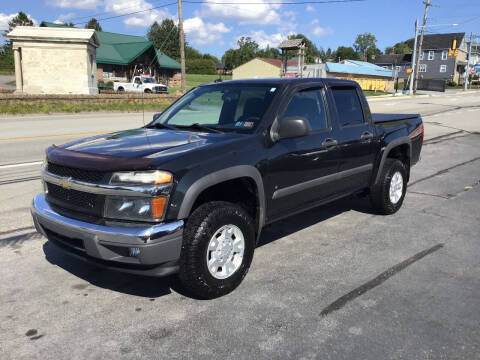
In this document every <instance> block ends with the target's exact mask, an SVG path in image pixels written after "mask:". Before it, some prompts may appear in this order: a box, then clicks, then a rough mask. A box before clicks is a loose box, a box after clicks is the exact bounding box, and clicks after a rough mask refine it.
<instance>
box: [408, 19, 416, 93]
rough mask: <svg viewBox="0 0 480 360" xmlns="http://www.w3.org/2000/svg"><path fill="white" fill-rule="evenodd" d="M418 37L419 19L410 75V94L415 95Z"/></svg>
mask: <svg viewBox="0 0 480 360" xmlns="http://www.w3.org/2000/svg"><path fill="white" fill-rule="evenodd" d="M417 37H418V19H417V20H415V42H414V45H413V56H412V75H410V84H409V86H410V87H409V89H408V94H409V95H413V79H415V75H416V74H417V71H416V69H415V68H416V67H417Z"/></svg>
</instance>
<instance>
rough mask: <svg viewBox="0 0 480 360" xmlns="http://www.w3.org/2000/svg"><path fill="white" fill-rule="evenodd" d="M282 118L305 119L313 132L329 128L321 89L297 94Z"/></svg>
mask: <svg viewBox="0 0 480 360" xmlns="http://www.w3.org/2000/svg"><path fill="white" fill-rule="evenodd" d="M281 117H282V118H284V117H303V118H305V119H307V120H308V122H309V123H310V128H311V129H312V131H318V130H325V129H327V128H328V124H327V116H326V113H325V104H324V103H323V98H322V92H321V90H320V89H314V90H304V91H299V92H298V93H296V94H295V95H294V96H293V97H292V99H291V100H290V102H289V103H288V106H287V108H286V109H285V111H284V112H283V115H282V116H281Z"/></svg>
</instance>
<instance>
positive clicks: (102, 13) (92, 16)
mask: <svg viewBox="0 0 480 360" xmlns="http://www.w3.org/2000/svg"><path fill="white" fill-rule="evenodd" d="M157 2H159V1H152V3H153V4H155V3H157ZM133 8H138V5H134V6H125V7H122V8H120V9H117V11H123V10H127V9H133ZM146 10H150V9H146ZM112 13H113V14H114V13H115V11H113V10H111V11H105V12H101V13H97V14H92V15H87V16H80V17H74V18H71V19H68V20H70V21H72V20H80V19H88V18H94V17H96V16H100V15H107V14H112Z"/></svg>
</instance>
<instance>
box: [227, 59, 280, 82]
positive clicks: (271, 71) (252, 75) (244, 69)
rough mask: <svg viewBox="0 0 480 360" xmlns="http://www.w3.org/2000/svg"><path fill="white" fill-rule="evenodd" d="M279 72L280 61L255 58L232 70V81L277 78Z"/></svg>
mask: <svg viewBox="0 0 480 360" xmlns="http://www.w3.org/2000/svg"><path fill="white" fill-rule="evenodd" d="M281 71H282V61H281V60H278V59H268V58H255V59H252V60H250V61H248V62H246V63H245V64H242V65H240V66H238V67H236V68H235V69H233V71H232V78H233V80H237V79H262V78H278V77H280V74H281Z"/></svg>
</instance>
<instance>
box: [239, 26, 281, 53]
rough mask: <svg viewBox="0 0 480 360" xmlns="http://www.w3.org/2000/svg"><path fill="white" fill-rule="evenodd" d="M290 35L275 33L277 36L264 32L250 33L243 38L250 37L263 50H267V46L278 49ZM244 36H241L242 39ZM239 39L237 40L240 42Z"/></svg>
mask: <svg viewBox="0 0 480 360" xmlns="http://www.w3.org/2000/svg"><path fill="white" fill-rule="evenodd" d="M288 35H290V34H282V33H275V34H267V33H265V31H263V30H258V31H250V32H248V33H246V34H244V35H242V36H249V37H251V38H252V40H254V41H255V42H256V43H257V44H258V45H259V47H260V48H261V49H265V48H266V47H267V46H269V47H271V48H272V47H277V46H278V45H280V43H281V42H282V41H283V40H285V39H286V38H287V37H288ZM242 36H239V37H238V39H239V38H241V37H242ZM238 39H237V40H238Z"/></svg>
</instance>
